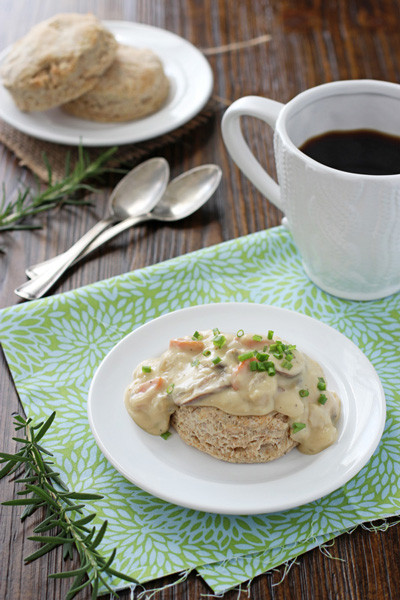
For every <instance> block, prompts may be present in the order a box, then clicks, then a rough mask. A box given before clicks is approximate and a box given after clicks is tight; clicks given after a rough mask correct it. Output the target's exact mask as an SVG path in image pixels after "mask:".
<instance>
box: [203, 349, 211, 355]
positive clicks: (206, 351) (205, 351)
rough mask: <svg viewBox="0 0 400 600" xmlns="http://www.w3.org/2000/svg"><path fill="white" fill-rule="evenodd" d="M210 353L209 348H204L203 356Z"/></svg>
mask: <svg viewBox="0 0 400 600" xmlns="http://www.w3.org/2000/svg"><path fill="white" fill-rule="evenodd" d="M210 354H211V350H204V351H203V356H210Z"/></svg>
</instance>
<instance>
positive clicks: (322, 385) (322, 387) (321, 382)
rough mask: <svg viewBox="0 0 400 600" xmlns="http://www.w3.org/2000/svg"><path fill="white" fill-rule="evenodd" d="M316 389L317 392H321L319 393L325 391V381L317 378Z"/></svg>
mask: <svg viewBox="0 0 400 600" xmlns="http://www.w3.org/2000/svg"><path fill="white" fill-rule="evenodd" d="M317 388H318V389H319V390H321V392H323V391H324V390H326V383H325V379H324V378H323V377H318V383H317Z"/></svg>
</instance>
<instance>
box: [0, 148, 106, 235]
mask: <svg viewBox="0 0 400 600" xmlns="http://www.w3.org/2000/svg"><path fill="white" fill-rule="evenodd" d="M116 150H117V148H116V147H114V148H109V149H108V150H106V151H105V152H103V153H102V154H101V155H100V156H98V157H97V158H96V159H95V160H93V161H90V159H89V157H88V155H87V153H85V151H84V149H83V148H82V146H79V149H78V160H77V162H76V164H75V166H74V168H73V169H72V170H71V168H70V154H68V155H67V160H66V167H65V176H64V178H63V179H62V180H60V181H53V174H52V169H51V166H50V164H49V162H48V159H47V157H46V156H44V157H43V159H44V162H45V164H46V168H47V175H48V182H49V183H48V186H47V188H46V189H44V190H42V191H41V190H39V189H38V191H37V193H36V194H35V193H34V192H33V191H32V189H30V188H29V187H27V188H25V189H23V190H18V193H17V198H16V199H15V200H10V201H9V202H7V200H6V190H5V187H4V186H3V193H2V197H1V199H0V233H1V232H3V231H13V230H17V229H40V228H41V225H38V224H35V223H30V222H29V218H30V217H32V216H36V215H38V214H40V213H42V212H44V211H48V210H52V209H53V208H55V207H56V206H61V205H63V204H79V205H81V206H82V205H87V204H89V202H88V201H87V200H85V199H79V198H77V197H76V196H77V193H78V192H80V191H89V192H93V191H95V190H94V188H93V186H92V185H90V184H89V183H88V181H91V180H94V179H96V178H98V177H99V176H100V175H102V174H104V173H106V172H110V171H115V170H116V169H112V168H110V167H107V166H106V163H107V161H108V160H109V159H110V158H111V156H112V155H113V154H114V153H115V152H116ZM26 220H28V223H26V222H25V221H26Z"/></svg>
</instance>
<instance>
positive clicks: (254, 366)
mask: <svg viewBox="0 0 400 600" xmlns="http://www.w3.org/2000/svg"><path fill="white" fill-rule="evenodd" d="M257 365H258V363H257V361H255V360H252V361H251V362H250V371H258V369H257Z"/></svg>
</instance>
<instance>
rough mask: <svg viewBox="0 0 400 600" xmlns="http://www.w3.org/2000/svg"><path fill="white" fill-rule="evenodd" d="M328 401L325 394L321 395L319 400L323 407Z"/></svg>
mask: <svg viewBox="0 0 400 600" xmlns="http://www.w3.org/2000/svg"><path fill="white" fill-rule="evenodd" d="M327 400H328V398H327V397H326V396H325V394H320V396H319V398H318V402H319V403H320V404H322V405H324V404H326V401H327Z"/></svg>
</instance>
